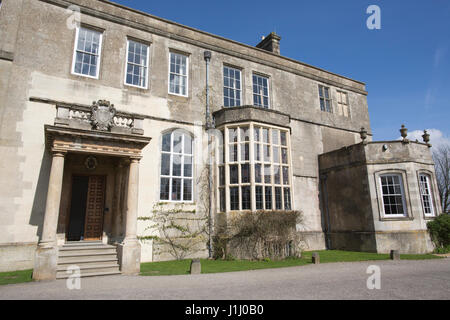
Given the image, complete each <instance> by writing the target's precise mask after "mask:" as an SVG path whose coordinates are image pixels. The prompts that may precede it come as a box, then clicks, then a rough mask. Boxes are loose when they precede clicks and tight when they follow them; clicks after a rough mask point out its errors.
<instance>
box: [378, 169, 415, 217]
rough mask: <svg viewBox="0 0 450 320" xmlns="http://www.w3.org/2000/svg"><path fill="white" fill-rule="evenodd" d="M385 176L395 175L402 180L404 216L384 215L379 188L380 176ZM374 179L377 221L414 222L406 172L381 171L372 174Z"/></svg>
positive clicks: (401, 170)
mask: <svg viewBox="0 0 450 320" xmlns="http://www.w3.org/2000/svg"><path fill="white" fill-rule="evenodd" d="M386 174H392V175H394V174H397V175H400V176H401V178H402V187H403V189H402V191H403V201H404V206H405V209H406V214H405V215H402V216H400V215H394V216H390V215H386V214H385V213H384V204H383V191H382V188H381V176H382V175H386ZM374 178H375V186H376V194H377V202H378V212H379V219H380V221H395V220H400V221H404V220H414V217H413V215H412V209H411V208H412V206H411V197H410V193H409V187H408V185H409V184H408V177H407V172H406V170H403V169H383V170H379V171H376V172H374Z"/></svg>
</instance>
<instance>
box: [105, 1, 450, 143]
mask: <svg viewBox="0 0 450 320" xmlns="http://www.w3.org/2000/svg"><path fill="white" fill-rule="evenodd" d="M114 1H115V2H117V3H120V4H123V5H125V6H128V7H132V8H134V9H138V10H141V11H145V12H148V13H150V14H153V15H156V16H159V17H162V18H165V19H168V20H172V21H175V22H178V23H181V24H184V25H188V26H190V27H193V28H197V29H200V30H203V31H206V32H209V33H213V34H216V35H219V36H222V37H225V38H229V39H232V40H235V41H239V42H242V43H245V44H249V45H256V44H257V43H258V42H259V40H260V39H261V36H263V35H267V34H268V33H270V32H271V31H275V32H276V33H277V34H279V35H280V36H281V37H282V39H281V54H282V55H283V56H286V57H289V58H293V59H296V60H299V61H302V62H305V63H308V64H311V65H314V66H317V67H319V68H323V69H325V70H328V71H331V72H334V73H338V74H341V75H344V76H347V77H349V78H352V79H355V80H359V81H362V82H365V83H366V86H367V90H368V92H369V95H368V104H369V113H370V120H371V125H372V131H373V134H374V140H390V139H397V138H398V137H399V136H400V134H399V131H398V130H399V128H400V126H401V124H402V123H404V124H405V125H406V126H407V127H408V129H410V131H414V130H423V129H434V130H433V131H432V132H437V133H438V134H439V132H440V133H442V134H443V137H444V139H445V138H448V137H449V136H450V125H449V123H450V1H447V0H430V1H403V0H396V1H392V0H390V1H380V0H372V1H361V0H345V1H344V0H341V1H336V0H324V1H300V0H297V1H283V0H279V1H265V0H260V1H254V0H249V1H233V0H228V1H214V0H208V1H206V0H192V1H186V0H185V1H178V0H172V1H148V0H114ZM372 4H375V5H378V6H379V7H380V9H381V29H380V30H369V29H368V28H367V27H366V20H367V18H368V17H369V14H367V13H366V9H367V7H368V6H369V5H372ZM433 135H434V133H432V136H431V140H432V141H431V142H432V143H433ZM435 137H436V139H437V136H435Z"/></svg>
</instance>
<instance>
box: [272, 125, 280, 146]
mask: <svg viewBox="0 0 450 320" xmlns="http://www.w3.org/2000/svg"><path fill="white" fill-rule="evenodd" d="M279 132H280V131H279V130H277V129H272V143H273V144H280V141H279V140H278V137H279Z"/></svg>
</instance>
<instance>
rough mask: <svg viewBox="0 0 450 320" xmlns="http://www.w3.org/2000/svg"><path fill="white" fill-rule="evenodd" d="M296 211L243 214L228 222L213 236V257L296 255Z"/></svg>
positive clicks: (284, 256) (231, 218) (272, 257)
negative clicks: (230, 255) (231, 255)
mask: <svg viewBox="0 0 450 320" xmlns="http://www.w3.org/2000/svg"><path fill="white" fill-rule="evenodd" d="M301 221H302V214H301V212H299V211H255V212H242V213H238V214H236V215H234V216H231V217H230V218H229V219H227V222H226V227H224V226H222V227H221V228H219V230H218V233H217V234H216V236H215V237H214V244H215V250H214V251H215V253H216V258H222V259H224V258H226V257H227V256H228V255H229V254H230V252H232V253H233V255H234V256H236V257H239V258H240V259H249V258H250V259H255V260H266V259H268V261H270V260H277V259H283V258H286V257H288V256H298V255H299V252H298V250H299V245H298V243H299V239H298V238H299V236H298V233H297V232H296V225H297V224H299V223H301Z"/></svg>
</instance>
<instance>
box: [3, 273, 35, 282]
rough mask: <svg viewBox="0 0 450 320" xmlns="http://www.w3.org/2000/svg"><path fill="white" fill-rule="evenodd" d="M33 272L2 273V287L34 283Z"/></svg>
mask: <svg viewBox="0 0 450 320" xmlns="http://www.w3.org/2000/svg"><path fill="white" fill-rule="evenodd" d="M32 275H33V270H23V271H11V272H0V285H3V284H13V283H22V282H30V281H32V279H31V276H32Z"/></svg>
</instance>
